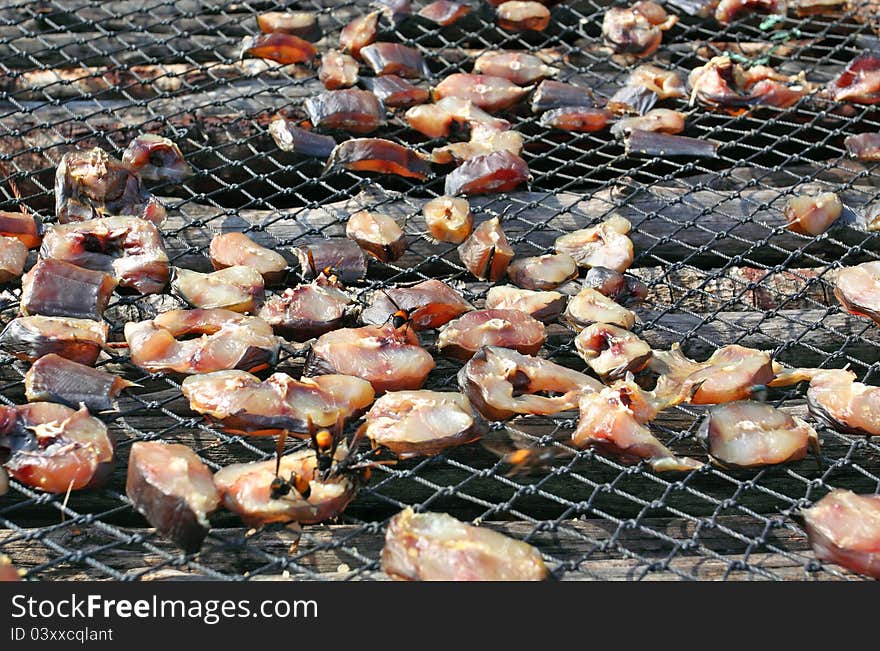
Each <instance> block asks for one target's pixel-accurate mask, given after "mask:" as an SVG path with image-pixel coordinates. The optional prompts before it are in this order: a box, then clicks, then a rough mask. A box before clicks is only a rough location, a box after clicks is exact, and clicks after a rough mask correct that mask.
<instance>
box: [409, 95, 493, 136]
mask: <svg viewBox="0 0 880 651" xmlns="http://www.w3.org/2000/svg"><path fill="white" fill-rule="evenodd" d="M405 117H406V121H407V123H408V124H409V126H411V127H412V128H413V129H415V130H416V131H418V132H419V133H421V134H423V135H425V136H427V137H428V138H441V137H446V136H448V135H449V130H450V128H451V127H452V123H453V122H457V123H459V124H467V125H469V126H470V127H471V129H472V132H473V129H475V128H476V127H477V126H482V125H486V126H488V127H491V128H493V129H496V130H498V131H506V130H507V129H509V128H510V123H509V122H508V121H507V120H502V119H500V118H495V117H492V116H491V115H489V113H487V112H486V111H484V110H483V109H481V108H480V107H479V106H477V105H476V104H474V102H472V101H471V100H469V99H465V98H461V97H444V98H442V99H440V100H438V101H437V102H436V103H434V104H423V105H421V106H414V107H412V108H411V109H409V110H408V111H407V112H406V116H405Z"/></svg>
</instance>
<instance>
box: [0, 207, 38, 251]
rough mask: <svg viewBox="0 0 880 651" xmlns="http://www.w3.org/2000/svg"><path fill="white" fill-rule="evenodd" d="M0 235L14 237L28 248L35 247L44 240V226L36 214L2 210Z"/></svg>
mask: <svg viewBox="0 0 880 651" xmlns="http://www.w3.org/2000/svg"><path fill="white" fill-rule="evenodd" d="M0 236H3V237H14V238H16V239H17V240H19V241H20V242H21V243H22V244H24V245H25V246H26V247H27V248H28V249H35V248H37V247H38V246H40V242H42V241H43V228H42V224H41V223H40V221H39V219H37V217H35V216H34V215H30V214H28V213H25V212H21V211H17V212H6V211H5V210H0Z"/></svg>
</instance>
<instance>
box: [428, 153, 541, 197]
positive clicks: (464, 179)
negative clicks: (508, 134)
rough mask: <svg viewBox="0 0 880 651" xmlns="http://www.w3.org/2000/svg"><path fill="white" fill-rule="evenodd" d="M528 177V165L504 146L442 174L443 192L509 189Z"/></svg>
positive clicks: (484, 191)
mask: <svg viewBox="0 0 880 651" xmlns="http://www.w3.org/2000/svg"><path fill="white" fill-rule="evenodd" d="M529 178H530V175H529V166H528V165H527V164H526V162H525V161H524V160H523V159H522V158H520V157H519V156H517V155H516V154H514V153H512V152H509V151H507V150H501V151H495V152H492V153H491V154H486V155H484V156H475V157H474V158H471V159H468V160H466V161H465V162H464V163H462V164H461V165H459V166H458V167H457V168H455V169H454V170H453V171H452V172H450V173H449V174H447V175H446V186H445V189H444V192H445V194H446V195H448V196H454V195H457V194H467V195H475V194H488V193H497V192H510V191H511V190H514V189H516V188H517V187H518V186H520V185H522V184H523V183H525V182H526V181H528V180H529Z"/></svg>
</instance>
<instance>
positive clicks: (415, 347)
mask: <svg viewBox="0 0 880 651" xmlns="http://www.w3.org/2000/svg"><path fill="white" fill-rule="evenodd" d="M433 368H434V359H433V358H432V357H431V355H430V353H428V351H426V350H425V349H424V348H422V346H421V344H420V343H419V337H418V335H417V334H416V331H415V328H411V327H409V326H408V325H404V326H403V327H402V328H395V327H394V325H393V324H392V323H386V324H385V325H381V326H374V325H368V326H364V327H362V328H343V329H341V330H335V331H333V332H328V333H327V334H325V335H322V336H321V337H319V338H318V340H317V341H316V342H315V343H314V344H312V348H311V351H310V352H309V356H308V358H307V359H306V365H305V369H304V371H303V374H304V375H305V376H307V377H308V376H316V375H325V374H328V373H341V374H344V375H353V376H355V377H359V378H362V379H364V380H367V381H368V382H369V383H370V384H372V385H373V389H374V390H375V392H376V395H381V394H383V393H385V392H386V391H402V390H404V389H421V388H422V385H424V383H425V379H426V378H427V376H428V373H430V372H431V370H432V369H433Z"/></svg>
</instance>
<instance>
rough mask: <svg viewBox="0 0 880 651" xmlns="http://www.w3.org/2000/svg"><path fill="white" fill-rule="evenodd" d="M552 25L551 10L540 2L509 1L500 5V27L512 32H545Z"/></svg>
mask: <svg viewBox="0 0 880 651" xmlns="http://www.w3.org/2000/svg"><path fill="white" fill-rule="evenodd" d="M549 25H550V10H549V9H547V7H545V6H544V5H542V4H541V3H540V2H530V1H526V2H523V1H521V0H509V1H508V2H503V3H501V4H500V5H498V26H499V27H500V28H501V29H506V30H510V31H512V32H543V31H544V30H545V29H547V27H548V26H549Z"/></svg>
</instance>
